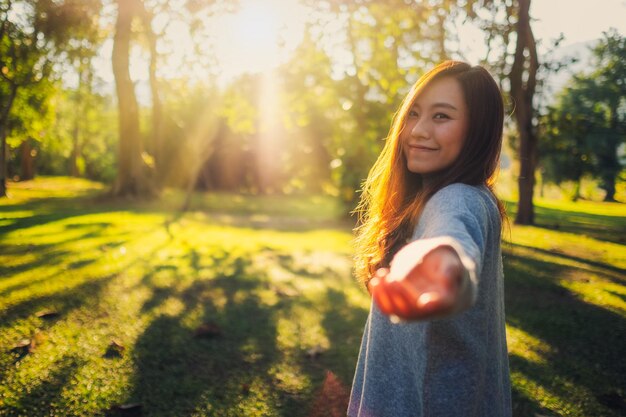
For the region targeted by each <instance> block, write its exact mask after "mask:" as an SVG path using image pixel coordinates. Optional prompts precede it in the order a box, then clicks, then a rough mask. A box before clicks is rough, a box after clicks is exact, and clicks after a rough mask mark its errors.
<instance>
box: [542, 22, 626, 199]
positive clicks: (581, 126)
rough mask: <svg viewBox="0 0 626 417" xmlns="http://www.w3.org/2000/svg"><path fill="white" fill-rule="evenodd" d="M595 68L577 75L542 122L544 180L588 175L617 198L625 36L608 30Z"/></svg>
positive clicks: (624, 120)
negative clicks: (616, 184)
mask: <svg viewBox="0 0 626 417" xmlns="http://www.w3.org/2000/svg"><path fill="white" fill-rule="evenodd" d="M593 54H594V57H595V62H594V67H595V68H594V69H593V70H592V71H590V72H588V73H581V74H578V75H576V76H575V77H574V78H573V80H572V82H571V83H570V85H569V86H568V87H566V88H565V89H564V90H563V91H562V92H561V95H560V98H559V101H558V103H557V105H556V106H555V107H553V108H548V112H547V114H546V115H544V116H543V118H542V120H541V126H542V132H543V136H544V141H543V142H542V148H541V151H542V152H541V158H542V165H543V167H544V170H545V174H546V178H547V179H548V180H550V181H553V182H556V183H561V182H563V181H566V180H574V181H577V182H578V181H579V180H580V178H581V177H582V175H584V174H589V175H593V176H594V177H596V178H598V179H600V180H601V182H602V184H601V186H602V188H603V189H604V190H605V191H606V195H607V197H606V199H608V200H613V199H614V195H615V183H616V180H617V177H618V175H619V173H620V171H621V170H622V168H623V166H622V163H620V160H619V158H618V154H617V152H618V148H619V146H620V145H621V144H624V143H626V128H625V127H624V126H626V67H625V64H624V61H625V60H626V38H624V37H622V36H620V35H619V34H618V33H617V32H615V31H612V32H607V33H605V37H604V39H602V40H601V41H600V42H599V43H598V44H597V45H596V46H595V47H594V49H593Z"/></svg>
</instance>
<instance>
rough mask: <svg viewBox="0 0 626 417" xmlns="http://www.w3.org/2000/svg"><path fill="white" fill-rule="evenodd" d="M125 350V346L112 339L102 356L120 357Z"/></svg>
mask: <svg viewBox="0 0 626 417" xmlns="http://www.w3.org/2000/svg"><path fill="white" fill-rule="evenodd" d="M125 350H126V347H125V346H124V345H123V344H121V343H120V342H118V341H117V340H115V339H114V340H112V341H111V343H110V344H109V346H108V347H107V351H106V352H105V353H104V357H105V358H120V357H122V356H124V351H125Z"/></svg>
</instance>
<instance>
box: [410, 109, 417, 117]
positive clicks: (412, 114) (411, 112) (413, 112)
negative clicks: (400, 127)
mask: <svg viewBox="0 0 626 417" xmlns="http://www.w3.org/2000/svg"><path fill="white" fill-rule="evenodd" d="M417 116H418V114H417V112H416V111H415V110H409V117H417Z"/></svg>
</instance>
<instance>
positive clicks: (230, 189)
mask: <svg viewBox="0 0 626 417" xmlns="http://www.w3.org/2000/svg"><path fill="white" fill-rule="evenodd" d="M535 2H539V0H533V3H535ZM425 3H428V4H425ZM500 3H502V4H500ZM505 3H506V4H505ZM530 3H531V2H530V1H529V0H515V1H512V2H477V1H467V2H454V1H452V2H448V1H432V2H420V1H415V2H411V1H390V2H370V1H363V2H351V1H329V2H311V1H300V2H298V1H283V2H281V1H278V0H276V1H268V2H266V3H263V5H262V6H260V4H261V3H259V2H254V1H240V2H236V1H226V0H224V1H207V2H202V1H180V2H167V1H160V0H150V1H149V0H143V1H142V0H132V1H123V0H118V1H100V0H89V1H81V2H79V1H70V0H65V1H58V2H55V1H36V0H20V1H7V0H1V1H0V4H1V6H0V19H1V20H2V26H1V30H0V41H1V43H0V69H1V72H2V74H1V75H2V78H0V110H2V111H1V112H0V139H1V140H2V143H1V145H0V146H1V148H2V155H1V158H0V177H1V178H0V179H1V184H0V195H1V196H0V416H140V415H142V416H223V417H225V416H233V417H235V416H246V417H247V416H251V417H261V416H284V417H317V416H319V417H321V416H332V417H335V416H345V415H346V408H347V404H348V399H349V397H350V391H351V384H352V382H353V377H354V374H355V366H356V361H357V358H358V356H359V350H360V347H361V337H362V335H363V330H364V326H365V323H366V320H367V319H368V313H369V311H370V305H371V303H372V301H371V297H370V294H369V293H368V291H367V289H366V288H365V286H364V285H363V283H361V282H359V281H358V280H357V279H356V278H355V276H354V237H355V232H354V230H355V227H357V226H358V224H359V216H358V208H357V207H358V202H359V198H360V193H361V190H362V186H363V181H364V180H365V178H366V177H367V176H368V171H369V169H370V167H371V166H372V164H373V163H374V161H375V160H376V157H377V155H378V154H379V153H380V152H381V149H382V147H383V145H384V141H385V138H386V137H387V135H388V134H389V126H390V124H391V122H392V118H393V116H394V112H395V111H396V109H397V108H398V106H399V104H400V103H401V101H402V98H403V97H404V96H405V95H406V94H407V91H408V89H409V88H410V86H411V84H412V83H414V82H415V81H416V80H417V79H418V77H419V76H421V75H422V74H423V73H424V72H425V71H426V70H427V69H428V68H430V67H431V66H432V65H434V64H436V63H438V62H440V61H443V60H445V59H467V58H468V57H467V56H464V55H463V54H462V51H463V48H462V47H460V46H459V45H460V44H459V42H460V41H459V39H458V38H459V36H458V35H457V34H456V32H455V30H456V29H458V27H459V22H465V24H474V25H477V27H480V28H482V29H481V30H482V31H483V32H481V33H483V34H484V35H485V37H486V38H488V39H489V40H490V41H489V42H490V45H491V46H490V49H489V51H487V52H486V54H485V55H483V56H481V57H480V58H476V59H475V61H474V62H473V63H475V64H480V65H482V66H484V67H486V68H487V69H489V71H490V72H491V73H492V74H493V76H494V78H495V79H496V81H498V82H499V86H500V89H501V90H502V93H503V96H504V103H505V108H506V115H505V126H504V139H505V140H504V145H503V150H502V157H501V163H500V167H499V169H498V172H497V177H496V178H495V186H494V187H495V193H496V195H497V196H498V197H499V198H500V199H501V200H502V202H503V204H504V207H505V208H506V219H507V220H506V221H504V222H503V226H502V264H503V267H504V305H505V312H506V338H507V344H508V360H509V366H510V377H511V390H512V412H513V416H516V417H518V416H519V417H526V416H528V417H547V416H579V417H586V416H607V417H617V416H621V415H624V413H626V380H625V379H624V375H625V374H626V361H624V357H625V356H626V344H625V342H624V341H625V340H626V151H625V149H626V127H625V126H626V90H625V87H626V67H625V66H624V65H625V62H626V38H625V37H624V35H623V31H622V34H620V32H619V30H618V29H615V28H609V27H605V28H603V29H604V30H603V32H602V34H601V35H600V36H598V38H597V39H595V40H594V41H593V42H591V43H589V44H588V45H586V46H585V47H584V48H582V49H581V50H582V51H584V55H583V56H584V58H583V59H584V60H585V65H584V66H582V67H581V66H576V65H577V63H576V62H577V59H575V58H571V59H570V58H567V57H559V58H558V59H557V58H554V59H553V60H551V57H552V55H550V53H551V52H550V51H552V50H553V49H555V48H557V47H558V44H559V43H560V42H562V41H563V39H556V40H553V43H552V45H548V44H549V43H550V40H549V39H544V40H543V42H544V43H543V44H541V43H540V42H539V43H538V44H535V38H533V36H532V26H533V24H534V20H533V18H532V12H533V9H530V13H531V14H530V15H529V7H530ZM619 7H621V9H619V10H620V12H621V14H622V16H624V15H626V8H625V6H623V5H621V6H619ZM537 13H539V12H537ZM94 16H95V17H94ZM416 16H418V17H419V18H416ZM281 19H282V20H281ZM238 25H241V27H239V26H238ZM228 27H233V28H239V29H240V30H235V31H233V32H232V33H231V32H229V30H228ZM398 28H402V30H398ZM455 28H456V29H455ZM220 33H221V34H220ZM233 33H234V34H233ZM520 33H521V34H523V35H520ZM529 33H530V36H528V34H529ZM296 34H297V35H296ZM228 36H231V38H228ZM468 36H469V35H468ZM522 37H523V39H522ZM518 38H519V39H522V40H519V39H518ZM253 39H254V42H257V43H254V42H253ZM277 39H278V40H277ZM246 43H249V44H248V45H247V46H245V45H246ZM224 44H230V46H231V49H232V50H239V52H240V53H242V54H243V55H244V56H243V57H242V56H239V55H237V54H235V53H234V52H233V51H232V50H228V51H227V49H224V48H225V46H224ZM182 45H184V46H182ZM208 45H211V47H209V46H208ZM276 45H278V46H276ZM483 46H484V45H483ZM244 47H245V48H249V49H245V50H242V48H244ZM541 48H543V49H541ZM550 48H552V49H550ZM537 49H540V54H538V52H537ZM103 51H104V52H103ZM553 55H554V56H556V54H553ZM268 56H269V58H267V57H268ZM346 56H348V57H349V58H346ZM246 57H247V58H246ZM246 62H254V64H250V65H251V66H249V67H246V65H247V64H246ZM102 68H106V69H102ZM234 68H238V69H237V70H234ZM242 68H243V69H242ZM568 69H571V73H572V75H571V77H569V78H567V77H566V78H562V79H563V81H559V82H557V81H555V80H556V78H557V77H558V76H559V74H564V73H566V72H567V71H568ZM229 71H230V72H231V73H229ZM107 74H108V75H107ZM107 77H109V78H107ZM399 417H402V416H399Z"/></svg>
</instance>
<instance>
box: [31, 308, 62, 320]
mask: <svg viewBox="0 0 626 417" xmlns="http://www.w3.org/2000/svg"><path fill="white" fill-rule="evenodd" d="M35 316H37V317H39V318H40V319H44V320H49V319H54V318H57V317H59V313H58V312H56V311H54V310H41V311H38V312H36V313H35Z"/></svg>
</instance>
